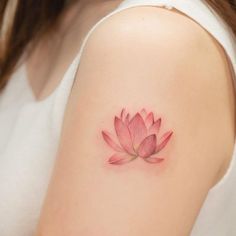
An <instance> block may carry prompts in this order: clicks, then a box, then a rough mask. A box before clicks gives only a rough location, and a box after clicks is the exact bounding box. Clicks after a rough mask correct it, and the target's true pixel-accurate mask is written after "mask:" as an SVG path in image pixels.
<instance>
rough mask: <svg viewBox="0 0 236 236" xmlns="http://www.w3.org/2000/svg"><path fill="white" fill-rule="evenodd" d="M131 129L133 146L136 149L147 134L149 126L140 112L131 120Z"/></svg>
mask: <svg viewBox="0 0 236 236" xmlns="http://www.w3.org/2000/svg"><path fill="white" fill-rule="evenodd" d="M129 130H130V134H131V138H132V141H133V147H134V149H135V150H136V149H137V148H138V146H139V144H140V143H141V142H142V140H143V139H144V138H145V137H146V136H147V128H146V126H145V123H144V121H143V118H142V117H141V115H140V114H139V113H136V115H135V116H134V117H133V118H132V119H131V121H130V122H129Z"/></svg>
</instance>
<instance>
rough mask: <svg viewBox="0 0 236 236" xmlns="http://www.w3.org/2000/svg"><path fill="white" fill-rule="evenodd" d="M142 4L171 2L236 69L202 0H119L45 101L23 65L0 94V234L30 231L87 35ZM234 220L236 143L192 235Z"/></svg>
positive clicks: (233, 54) (232, 229) (223, 31)
mask: <svg viewBox="0 0 236 236" xmlns="http://www.w3.org/2000/svg"><path fill="white" fill-rule="evenodd" d="M141 5H152V6H165V7H167V8H171V7H175V8H176V9H178V10H179V11H181V12H183V13H185V14H186V15H188V16H189V17H191V18H193V19H194V20H195V21H196V22H198V23H199V24H200V25H202V27H204V28H205V29H206V30H208V31H209V32H210V33H211V34H212V35H213V36H214V37H215V38H216V39H217V40H218V42H219V43H220V44H221V45H222V46H223V48H224V49H225V52H226V54H227V55H228V57H229V60H230V62H232V65H233V73H234V75H235V74H236V47H235V45H236V39H235V38H234V36H233V34H232V31H231V30H230V29H229V27H228V26H227V25H226V24H225V23H224V22H223V20H222V19H221V18H220V17H219V16H218V15H217V14H216V13H215V12H214V11H213V10H212V9H211V8H209V6H207V5H206V2H204V1H201V0H124V1H123V2H122V3H121V4H120V5H119V6H118V7H117V8H116V9H115V10H113V11H112V12H110V13H109V14H107V15H106V16H105V17H103V18H102V19H101V20H99V21H98V22H97V23H96V24H95V25H94V26H93V27H92V28H91V29H90V31H89V32H88V33H87V35H86V37H85V39H84V41H83V44H82V47H81V49H80V51H79V53H78V54H77V56H76V58H75V59H74V61H73V62H72V64H71V65H70V66H69V68H68V70H67V72H66V73H65V74H64V77H63V79H62V81H61V83H60V84H59V86H58V87H57V88H56V90H54V92H53V93H52V94H51V95H50V96H49V97H47V98H45V99H44V100H41V101H36V100H35V98H34V96H33V92H32V90H31V88H30V86H29V84H28V80H27V78H26V73H25V67H24V65H22V66H21V67H20V68H19V69H18V70H17V71H16V72H15V73H14V74H13V75H12V78H11V80H10V81H9V83H8V84H7V87H6V88H5V89H4V91H3V92H2V93H1V95H0V130H1V132H0V235H2V236H32V235H33V231H34V229H35V227H36V223H37V221H38V218H39V212H40V209H41V206H42V202H43V198H44V196H45V194H46V188H47V185H48V183H49V178H50V174H51V171H52V167H53V164H54V161H55V154H56V150H57V147H58V143H59V135H60V132H61V127H62V122H63V114H64V111H65V107H66V102H67V99H68V96H69V94H70V91H71V87H72V85H73V81H74V78H75V73H76V70H77V68H78V65H79V61H80V57H81V54H82V51H83V48H84V46H85V43H86V41H87V39H88V37H89V35H90V34H91V33H92V32H93V30H94V29H95V28H96V27H97V26H98V25H99V24H101V23H102V22H103V21H104V20H105V19H106V18H108V17H109V16H111V15H113V14H115V13H117V12H119V11H122V10H124V9H126V8H130V7H133V6H141ZM212 82H213V81H212ZM235 219H236V143H235V146H234V152H233V153H232V161H231V163H230V167H229V168H228V170H227V173H226V174H225V176H224V177H223V178H222V179H221V181H220V182H219V183H218V184H217V185H215V186H214V187H213V188H212V189H211V190H210V191H209V193H208V195H207V198H206V200H205V202H204V205H203V207H202V209H201V211H200V214H199V216H198V218H197V221H196V223H195V225H194V229H193V231H192V234H191V236H213V235H214V236H235V235H236V222H235V223H234V221H236V220H235Z"/></svg>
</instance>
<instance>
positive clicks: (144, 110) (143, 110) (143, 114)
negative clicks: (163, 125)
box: [139, 108, 147, 119]
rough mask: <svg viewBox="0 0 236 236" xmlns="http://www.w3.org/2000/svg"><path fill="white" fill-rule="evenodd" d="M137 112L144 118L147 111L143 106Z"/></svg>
mask: <svg viewBox="0 0 236 236" xmlns="http://www.w3.org/2000/svg"><path fill="white" fill-rule="evenodd" d="M139 113H140V115H141V116H142V117H143V119H145V118H146V116H147V111H146V109H145V108H143V109H142V110H141V111H140V112H139Z"/></svg>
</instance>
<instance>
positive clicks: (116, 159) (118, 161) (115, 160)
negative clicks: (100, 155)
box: [108, 154, 137, 165]
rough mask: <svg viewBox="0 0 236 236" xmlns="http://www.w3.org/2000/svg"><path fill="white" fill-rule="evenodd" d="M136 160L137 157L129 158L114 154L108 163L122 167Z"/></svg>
mask: <svg viewBox="0 0 236 236" xmlns="http://www.w3.org/2000/svg"><path fill="white" fill-rule="evenodd" d="M135 158H137V156H130V155H128V154H114V155H112V156H111V157H110V158H109V160H108V162H109V163H110V164H113V165H122V164H125V163H128V162H130V161H132V160H134V159H135Z"/></svg>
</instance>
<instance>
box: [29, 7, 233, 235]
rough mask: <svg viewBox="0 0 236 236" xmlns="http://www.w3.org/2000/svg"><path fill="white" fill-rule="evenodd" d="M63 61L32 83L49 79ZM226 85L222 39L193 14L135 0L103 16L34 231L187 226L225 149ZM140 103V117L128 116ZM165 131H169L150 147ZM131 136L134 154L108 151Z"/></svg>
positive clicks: (175, 231)
mask: <svg viewBox="0 0 236 236" xmlns="http://www.w3.org/2000/svg"><path fill="white" fill-rule="evenodd" d="M81 19H82V18H81ZM93 19H94V18H93ZM107 32H109V33H107ZM81 34H82V33H81ZM73 35H74V34H73V33H72V34H71V36H73ZM76 38H77V36H76ZM78 38H79V36H78ZM70 39H71V38H70ZM65 40H66V38H65ZM68 40H69V37H68ZM68 42H69V41H68ZM68 42H66V41H65V42H64V45H67V43H68ZM70 42H71V41H70ZM73 42H75V45H74V46H72V48H73V49H74V48H76V47H77V46H78V45H76V41H75V40H74V41H73ZM45 48H46V47H45ZM45 51H46V49H45ZM71 51H73V50H72V49H71ZM37 55H38V56H37ZM61 55H63V51H62V52H61ZM73 56H74V55H72V54H70V56H68V57H65V58H64V60H66V59H68V61H67V62H64V63H62V64H61V65H66V64H69V61H70V60H69V59H70V57H71V58H73ZM34 58H35V62H36V61H37V58H40V55H39V54H37V53H36V54H35V55H34ZM61 60H63V57H62V58H61ZM28 65H29V67H28V68H31V69H30V70H31V71H33V70H34V67H33V63H32V64H31V65H32V67H30V61H29V64H28ZM59 65H60V63H58V67H57V68H63V66H62V67H60V66H59ZM55 70H56V69H55ZM61 70H62V69H61ZM61 70H60V69H58V71H53V72H52V73H51V74H54V76H52V77H50V80H51V83H50V84H51V87H50V86H49V87H48V89H44V92H43V93H39V94H41V95H45V96H46V95H47V92H50V90H51V89H52V90H53V86H52V85H53V84H54V85H56V84H57V83H56V82H55V81H54V80H53V78H56V76H55V75H56V74H57V73H59V74H60V72H61ZM45 74H46V72H45ZM213 79H214V83H213ZM53 81H54V82H53ZM34 88H36V87H34ZM38 88H39V87H38ZM49 88H51V89H49ZM35 91H36V90H35ZM234 96H235V94H234V92H233V87H232V78H231V77H230V73H229V67H228V64H227V63H226V59H225V55H224V53H223V51H222V49H221V48H220V47H219V45H218V44H217V43H216V42H215V41H214V40H213V39H212V37H211V36H210V35H209V34H207V33H206V31H204V30H203V29H202V28H201V27H200V26H199V25H197V24H196V23H195V22H193V21H192V20H190V19H189V18H187V17H185V16H183V15H182V14H180V13H177V12H175V11H170V10H167V9H163V8H161V7H137V8H132V9H128V10H125V11H123V12H122V13H119V14H116V15H114V16H112V17H110V18H109V19H107V20H106V21H105V22H103V23H102V24H101V25H100V26H99V27H98V28H97V30H96V31H95V32H94V33H93V34H92V36H91V38H90V40H89V41H88V42H87V46H86V48H85V50H84V53H83V56H82V59H81V62H80V67H79V71H78V73H77V75H76V78H75V83H74V86H73V88H72V91H71V95H70V97H69V100H68V104H67V107H66V111H65V117H64V121H63V127H62V133H61V138H60V144H59V148H58V152H57V156H56V160H55V166H54V169H53V173H52V178H51V180H50V184H49V188H48V191H47V195H46V198H45V200H44V204H43V208H42V212H41V215H40V219H39V223H38V226H37V229H36V230H35V236H75V235H76V236H78V235H80V236H95V235H96V236H97V235H99V236H100V235H102V236H121V235H122V236H143V235H148V236H156V235H160V236H173V235H175V236H188V235H190V232H191V229H192V227H193V225H194V222H195V220H196V218H197V215H198V213H199V211H200V209H201V207H202V205H203V203H204V200H205V199H206V196H207V193H208V191H209V189H210V188H211V187H213V186H214V185H215V184H216V183H217V182H218V181H219V179H220V178H221V177H222V176H223V174H224V173H225V170H226V169H227V167H228V164H229V161H230V158H231V155H232V150H233V145H234V135H235V126H234V124H235V116H234V111H235V104H234ZM43 97H44V96H42V98H43ZM143 109H144V110H145V112H146V114H144V113H143ZM122 111H123V113H122ZM128 113H129V115H130V118H129V119H128V121H129V122H128V123H126V122H127V121H126V117H127V114H128ZM150 113H152V114H153V118H152V117H149V118H147V116H148V115H149V114H150ZM137 114H139V115H140V117H141V118H142V120H141V118H140V117H138V118H137V117H136V121H135V125H134V123H133V124H132V125H131V124H130V122H131V120H132V118H134V117H135V115H137ZM222 114H224V115H223V116H222ZM150 116H151V115H150ZM115 117H117V118H115ZM159 118H161V125H160V124H159V129H158V127H156V128H157V129H155V132H154V133H152V132H151V133H148V132H149V131H146V130H145V128H144V126H143V124H142V122H144V124H145V127H146V128H147V130H149V128H150V125H153V124H154V123H155V121H158V119H159ZM146 119H147V120H146ZM121 121H122V123H121ZM124 124H125V127H124ZM137 124H138V125H137ZM127 127H128V128H127ZM133 127H135V128H134V129H133ZM127 130H128V131H129V132H130V133H127V132H126V131H127ZM143 130H145V131H143ZM157 130H158V132H157ZM131 131H132V132H131ZM125 132H126V135H122V134H124V133H125ZM156 132H157V133H156ZM166 132H169V134H171V135H170V138H169V139H168V141H167V142H166V144H165V145H164V147H163V148H162V149H161V150H159V152H158V153H155V155H152V154H154V152H155V151H156V150H157V149H156V148H157V146H158V144H160V143H161V140H162V141H163V140H164V139H165V138H166V137H167V136H168V135H167V136H165V138H163V139H161V137H162V135H163V134H165V133H166ZM131 133H132V134H131ZM134 133H136V135H137V137H138V136H139V140H138V141H137V142H136V141H134V139H133V138H134V136H132V135H133V134H134ZM143 133H145V134H143ZM129 134H131V138H132V139H129V138H128V139H127V136H128V137H129ZM140 134H142V135H141V137H140ZM167 134H168V133H167ZM219 134H220V135H219ZM107 135H109V137H108V136H107ZM153 135H155V137H154V136H153ZM121 136H122V137H121ZM149 136H152V137H150V138H149V139H148V140H146V141H145V142H146V143H145V144H142V145H141V143H142V142H143V141H144V139H145V138H147V137H149ZM111 140H112V141H111ZM130 140H131V141H130ZM114 143H115V144H114ZM153 143H154V144H153ZM116 145H117V146H118V147H117V146H116ZM127 145H128V146H127ZM140 146H142V147H141V148H140ZM130 147H131V148H132V147H135V148H134V149H135V153H133V154H134V156H135V157H136V158H134V159H133V160H130V161H129V160H128V159H127V156H126V157H125V158H123V156H122V158H120V156H119V155H118V156H115V158H112V156H113V154H117V153H118V152H119V148H120V149H121V150H120V152H122V153H123V154H127V153H128V154H130V153H129V152H132V150H131V149H129V148H130ZM115 149H117V150H115ZM150 157H154V158H160V159H162V160H160V159H159V161H158V159H148V158H150ZM119 158H120V159H119ZM146 158H147V159H146ZM127 160H128V161H127ZM151 160H152V161H151Z"/></svg>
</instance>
